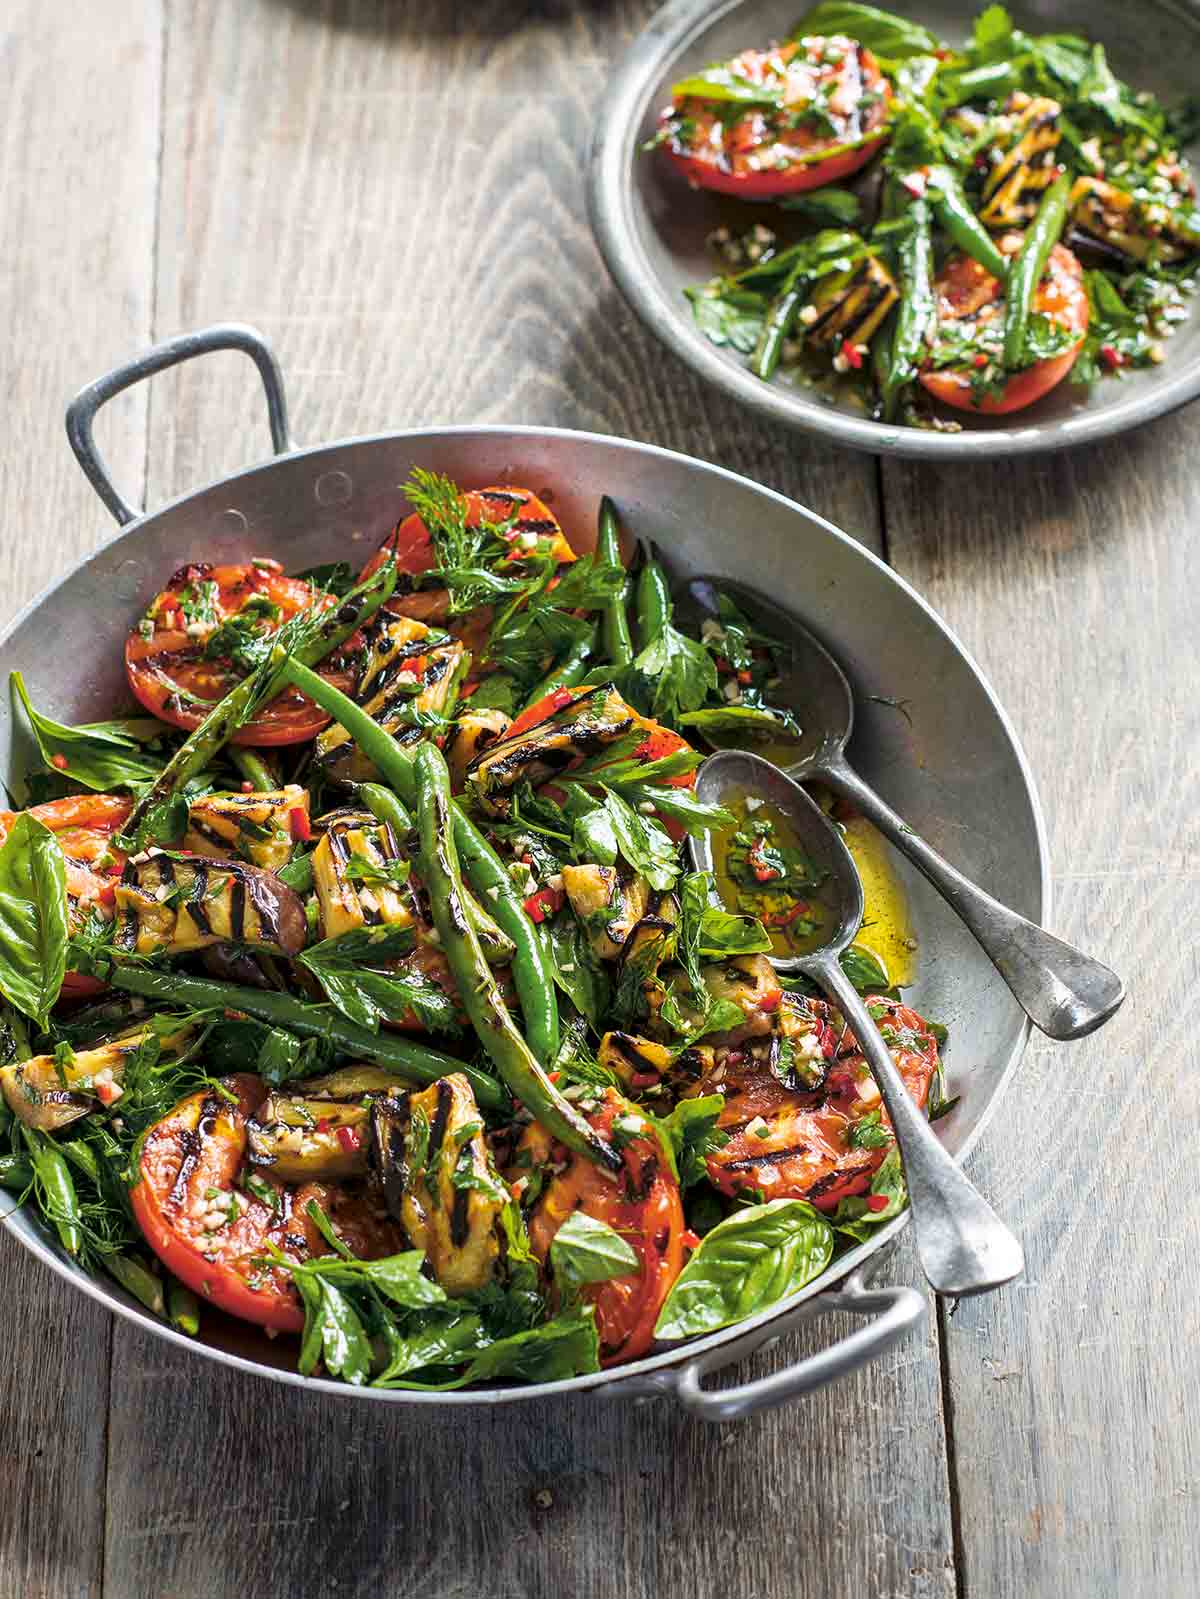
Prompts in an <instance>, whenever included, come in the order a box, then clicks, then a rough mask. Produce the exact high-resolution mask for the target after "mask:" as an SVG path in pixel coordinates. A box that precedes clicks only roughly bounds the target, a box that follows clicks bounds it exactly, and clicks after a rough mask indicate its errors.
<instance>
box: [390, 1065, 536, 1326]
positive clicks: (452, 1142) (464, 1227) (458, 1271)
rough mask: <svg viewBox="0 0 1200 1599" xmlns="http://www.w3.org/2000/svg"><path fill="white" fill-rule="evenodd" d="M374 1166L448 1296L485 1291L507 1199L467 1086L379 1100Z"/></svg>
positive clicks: (443, 1085)
mask: <svg viewBox="0 0 1200 1599" xmlns="http://www.w3.org/2000/svg"><path fill="white" fill-rule="evenodd" d="M371 1161H372V1164H373V1166H374V1169H375V1172H376V1174H377V1176H378V1177H379V1180H380V1182H381V1184H382V1186H383V1192H384V1198H385V1201H386V1203H387V1207H388V1210H389V1212H390V1213H391V1215H392V1216H393V1217H394V1218H395V1220H397V1221H398V1222H399V1223H400V1225H401V1226H402V1227H403V1228H404V1230H405V1232H406V1233H407V1234H408V1237H409V1238H410V1240H411V1241H412V1244H413V1246H414V1248H416V1249H422V1250H424V1251H425V1258H426V1260H427V1261H428V1263H429V1266H430V1269H431V1270H432V1272H433V1275H434V1277H435V1278H436V1279H437V1281H438V1282H439V1283H440V1284H441V1286H442V1287H443V1288H444V1289H445V1290H446V1292H447V1293H448V1294H465V1293H469V1292H471V1291H472V1290H473V1289H479V1288H483V1287H485V1286H486V1284H487V1283H488V1282H490V1280H491V1278H492V1275H493V1273H494V1271H495V1267H496V1260H497V1257H498V1255H499V1252H500V1244H499V1239H498V1237H497V1232H496V1224H497V1221H498V1219H499V1216H500V1213H501V1211H502V1210H503V1209H504V1207H505V1205H506V1204H507V1202H508V1193H507V1190H506V1189H505V1188H504V1186H503V1184H502V1183H501V1182H500V1179H499V1178H498V1177H497V1175H496V1171H495V1168H494V1167H493V1166H492V1163H491V1158H490V1156H489V1154H488V1150H487V1145H486V1144H485V1143H484V1141H483V1121H482V1118H481V1117H480V1115H479V1107H478V1106H477V1105H476V1103H475V1096H474V1094H473V1093H472V1092H471V1085H470V1084H469V1083H468V1082H467V1079H466V1078H465V1077H463V1076H462V1075H461V1073H459V1072H455V1073H453V1074H452V1075H451V1076H449V1077H443V1078H441V1079H440V1080H439V1081H438V1082H436V1083H434V1084H433V1085H432V1086H431V1087H430V1088H426V1089H423V1090H422V1091H421V1092H420V1093H419V1094H408V1095H401V1096H394V1097H389V1098H385V1099H381V1100H379V1101H377V1102H376V1103H375V1105H374V1106H373V1107H372V1112H371Z"/></svg>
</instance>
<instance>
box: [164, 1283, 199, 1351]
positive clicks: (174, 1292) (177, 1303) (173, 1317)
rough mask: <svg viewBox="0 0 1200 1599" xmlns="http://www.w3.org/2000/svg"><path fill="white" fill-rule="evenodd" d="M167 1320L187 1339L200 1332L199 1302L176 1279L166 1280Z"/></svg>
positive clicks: (190, 1291) (189, 1290)
mask: <svg viewBox="0 0 1200 1599" xmlns="http://www.w3.org/2000/svg"><path fill="white" fill-rule="evenodd" d="M167 1320H168V1321H169V1322H170V1323H171V1326H172V1327H177V1328H178V1329H179V1331H180V1332H181V1333H186V1334H187V1335H188V1337H189V1338H194V1337H195V1336H196V1334H197V1333H198V1332H199V1331H200V1301H199V1299H198V1298H197V1297H196V1295H195V1294H194V1293H193V1292H192V1290H191V1289H190V1288H185V1287H184V1286H183V1284H182V1283H181V1282H180V1281H179V1279H178V1277H168V1278H167Z"/></svg>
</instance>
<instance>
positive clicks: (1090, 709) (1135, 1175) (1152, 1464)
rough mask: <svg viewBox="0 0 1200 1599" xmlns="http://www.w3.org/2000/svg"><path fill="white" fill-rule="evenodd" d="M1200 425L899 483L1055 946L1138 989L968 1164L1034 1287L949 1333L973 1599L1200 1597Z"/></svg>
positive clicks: (910, 572)
mask: <svg viewBox="0 0 1200 1599" xmlns="http://www.w3.org/2000/svg"><path fill="white" fill-rule="evenodd" d="M1197 422H1198V419H1197V417H1196V414H1195V412H1194V411H1193V412H1191V413H1184V414H1182V415H1180V416H1177V417H1175V418H1172V419H1170V420H1167V421H1163V422H1159V423H1156V424H1155V425H1154V426H1153V427H1150V428H1146V429H1143V430H1142V431H1140V432H1138V433H1135V434H1133V435H1132V436H1130V437H1128V438H1126V439H1124V440H1121V441H1118V442H1114V443H1109V444H1106V445H1104V446H1103V447H1101V448H1097V449H1095V450H1089V451H1086V452H1076V453H1074V454H1072V455H1070V456H1066V457H1059V458H1055V459H1049V460H1043V461H1040V462H1037V463H1029V464H1028V465H1026V464H1025V463H1022V465H1021V470H1020V471H1014V470H1013V469H1012V468H1011V467H1010V466H1007V465H998V466H995V467H992V468H990V469H984V468H977V467H972V468H971V469H970V470H969V472H952V471H947V470H943V471H940V472H938V471H933V470H928V469H922V468H915V467H907V466H888V468H887V469H886V471H885V477H884V483H885V492H886V507H887V512H886V519H887V528H888V543H889V551H890V555H891V558H892V560H893V561H894V563H895V564H896V566H897V567H898V568H899V569H900V571H902V572H903V573H904V575H905V576H906V577H908V578H910V579H911V580H912V581H913V582H914V583H915V584H917V586H918V587H919V588H921V589H922V590H923V591H924V593H925V594H926V595H927V597H928V598H929V599H930V600H931V601H932V602H933V603H934V604H935V605H937V606H938V607H939V608H940V609H941V610H942V612H943V614H944V615H945V616H946V617H947V618H948V619H949V621H950V622H951V624H952V625H954V626H956V627H957V628H958V629H959V630H960V631H961V633H962V634H963V636H964V638H965V640H966V642H967V644H968V646H969V647H970V648H972V649H973V650H974V651H975V653H976V655H977V657H978V658H979V659H980V661H981V662H982V664H983V667H984V669H985V670H986V671H988V672H989V673H990V674H991V675H992V679H993V682H994V683H995V685H996V688H997V689H998V691H999V693H1000V695H1001V697H1002V699H1003V700H1004V702H1005V703H1006V704H1007V706H1008V708H1009V710H1010V711H1011V713H1012V715H1013V717H1014V719H1015V722H1016V724H1017V728H1018V730H1019V732H1020V734H1021V736H1022V738H1023V739H1024V741H1025V745H1026V749H1027V751H1028V753H1029V756H1030V758H1031V760H1032V763H1033V767H1034V771H1035V772H1036V774H1037V777H1038V780H1039V783H1040V785H1041V790H1042V795H1043V800H1044V803H1045V806H1046V811H1047V819H1048V823H1049V832H1050V847H1051V854H1052V860H1053V865H1054V878H1055V897H1056V908H1055V911H1054V915H1053V925H1054V926H1055V928H1056V929H1057V930H1059V931H1061V932H1062V933H1063V934H1064V935H1065V936H1066V937H1068V938H1071V939H1073V940H1075V941H1077V942H1079V943H1081V944H1082V945H1084V947H1086V948H1088V949H1091V950H1094V951H1095V952H1096V953H1098V954H1100V955H1102V956H1103V957H1104V958H1106V959H1108V960H1109V961H1111V963H1112V964H1113V965H1114V966H1115V967H1116V968H1117V969H1118V970H1119V971H1120V972H1121V973H1122V974H1123V975H1124V976H1125V977H1126V979H1127V980H1128V982H1129V984H1130V989H1131V994H1130V998H1129V1000H1128V1001H1127V1003H1126V1005H1125V1007H1124V1009H1123V1010H1122V1012H1121V1013H1120V1014H1119V1015H1118V1016H1117V1017H1116V1019H1115V1020H1114V1021H1113V1022H1112V1023H1111V1024H1110V1025H1109V1026H1108V1027H1107V1028H1106V1029H1105V1030H1104V1031H1103V1032H1101V1033H1100V1034H1098V1035H1097V1036H1096V1037H1094V1038H1092V1039H1089V1040H1086V1041H1085V1042H1083V1043H1080V1044H1076V1045H1072V1046H1061V1045H1057V1046H1056V1045H1050V1044H1048V1043H1046V1042H1039V1043H1037V1044H1036V1045H1035V1046H1034V1047H1033V1048H1031V1049H1030V1051H1029V1053H1028V1055H1027V1057H1026V1059H1025V1061H1024V1063H1023V1065H1022V1067H1021V1070H1020V1073H1019V1075H1018V1077H1017V1079H1016V1081H1015V1083H1014V1085H1013V1087H1012V1088H1011V1090H1010V1091H1009V1095H1008V1098H1007V1099H1006V1100H1005V1105H1004V1110H1003V1112H1002V1114H1001V1115H1000V1116H998V1117H997V1118H996V1120H995V1121H994V1122H993V1123H992V1125H991V1127H990V1128H989V1131H988V1133H987V1135H986V1137H985V1138H984V1141H983V1144H982V1146H981V1148H980V1150H979V1152H978V1154H977V1155H976V1156H975V1158H974V1161H973V1163H972V1164H973V1172H974V1175H975V1177H976V1178H977V1179H978V1181H979V1182H980V1184H981V1185H982V1187H983V1188H984V1191H985V1192H987V1193H989V1194H991V1195H992V1196H993V1197H994V1199H995V1200H996V1202H997V1204H998V1205H999V1208H1000V1209H1001V1211H1002V1212H1003V1213H1004V1214H1005V1216H1006V1217H1007V1218H1008V1219H1009V1220H1010V1221H1011V1222H1012V1223H1013V1224H1014V1226H1015V1227H1016V1228H1017V1231H1018V1232H1019V1233H1021V1234H1022V1235H1023V1237H1024V1239H1025V1246H1026V1255H1027V1259H1028V1272H1027V1276H1026V1279H1025V1281H1024V1282H1022V1283H1019V1284H1017V1285H1016V1286H1015V1287H1014V1288H1012V1289H1010V1290H1009V1291H1007V1292H1005V1293H1002V1294H999V1295H997V1296H995V1297H994V1298H992V1299H989V1300H986V1301H976V1302H971V1303H966V1304H963V1305H962V1306H961V1307H960V1308H959V1310H958V1312H957V1314H956V1315H955V1316H954V1317H953V1319H951V1320H949V1322H948V1324H947V1333H946V1337H947V1350H946V1355H947V1359H948V1364H949V1373H950V1395H951V1401H952V1417H953V1429H954V1448H955V1458H956V1460H957V1464H958V1494H959V1503H960V1512H961V1527H962V1540H963V1547H964V1572H963V1577H964V1580H965V1592H966V1594H967V1595H968V1596H969V1599H973V1596H975V1595H979V1596H983V1595H991V1594H1000V1593H1004V1594H1008V1593H1028V1594H1036V1595H1038V1596H1039V1599H1040V1596H1046V1599H1049V1596H1052V1595H1053V1596H1057V1595H1063V1596H1067V1595H1072V1596H1074V1595H1080V1594H1096V1595H1101V1594H1104V1595H1110V1594H1111V1595H1116V1594H1135V1593H1154V1594H1155V1595H1161V1596H1163V1599H1168V1596H1169V1599H1185V1596H1191V1595H1194V1594H1195V1593H1196V1592H1197V1589H1198V1587H1200V1545H1198V1544H1197V1540H1196V1536H1195V1509H1194V1507H1195V1498H1196V1492H1197V1482H1198V1467H1200V1451H1198V1448H1197V1440H1196V1430H1195V1428H1194V1426H1192V1425H1191V1424H1190V1420H1189V1418H1190V1417H1191V1416H1192V1415H1193V1414H1194V1410H1195V1392H1196V1385H1197V1380H1198V1379H1200V1358H1198V1356H1197V1340H1196V1332H1197V1308H1196V1307H1197V1300H1196V1289H1195V1270H1194V1265H1193V1260H1192V1255H1193V1240H1194V1238H1195V1234H1196V1229H1197V1226H1198V1225H1200V1190H1198V1188H1197V1185H1196V1182H1195V1180H1194V1175H1193V1161H1192V1153H1193V1147H1194V1141H1195V1140H1194V1133H1195V1127H1196V1114H1195V1107H1194V1103H1193V1100H1192V1094H1191V1090H1190V1087H1189V1082H1190V1072H1191V1065H1190V1062H1191V1059H1192V1055H1193V1053H1194V1044H1193V1039H1192V1034H1191V1013H1192V1009H1193V1007H1194V997H1195V992H1196V982H1197V975H1198V973H1197V963H1196V938H1195V931H1196V912H1195V898H1196V880H1197V873H1198V870H1200V830H1198V824H1197V818H1196V805H1195V795H1196V788H1197V777H1198V770H1200V755H1198V752H1200V707H1198V704H1197V698H1196V684H1197V682H1200V648H1198V645H1197V635H1196V628H1195V617H1194V611H1195V606H1194V598H1193V591H1194V572H1193V568H1194V559H1193V555H1192V545H1193V536H1194V529H1195V525H1196V519H1197V515H1198V513H1200V488H1198V485H1197V479H1196V473H1195V455H1196V444H1197V437H1198V435H1197Z"/></svg>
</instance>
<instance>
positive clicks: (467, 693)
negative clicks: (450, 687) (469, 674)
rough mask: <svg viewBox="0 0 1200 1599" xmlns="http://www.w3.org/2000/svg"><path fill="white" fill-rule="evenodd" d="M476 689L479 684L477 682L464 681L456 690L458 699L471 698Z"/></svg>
mask: <svg viewBox="0 0 1200 1599" xmlns="http://www.w3.org/2000/svg"><path fill="white" fill-rule="evenodd" d="M478 690H479V684H478V683H464V684H463V686H462V688H461V689H459V691H458V694H459V698H460V699H464V700H469V699H470V698H471V695H472V694H475V693H477V692H478Z"/></svg>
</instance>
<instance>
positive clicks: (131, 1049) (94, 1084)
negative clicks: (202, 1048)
mask: <svg viewBox="0 0 1200 1599" xmlns="http://www.w3.org/2000/svg"><path fill="white" fill-rule="evenodd" d="M150 1035H151V1030H150V1028H148V1027H132V1028H127V1029H126V1030H125V1031H124V1032H122V1033H118V1034H117V1035H116V1037H115V1038H110V1039H108V1040H106V1041H105V1042H104V1043H102V1044H96V1045H95V1046H94V1047H93V1048H91V1049H84V1050H80V1051H79V1053H78V1054H77V1055H73V1056H72V1057H71V1059H70V1060H68V1061H62V1062H59V1061H57V1060H55V1058H54V1056H53V1055H35V1056H34V1057H33V1059H32V1060H25V1061H18V1062H15V1063H14V1064H13V1065H11V1066H4V1067H0V1089H2V1090H3V1093H4V1098H5V1101H6V1102H7V1104H8V1108H9V1109H10V1110H11V1111H12V1113H13V1115H14V1116H15V1117H16V1118H17V1120H18V1121H20V1122H23V1123H24V1124H25V1126H26V1127H35V1128H37V1130H38V1131H39V1132H43V1133H57V1132H59V1131H60V1130H61V1129H62V1128H64V1127H68V1126H70V1124H71V1123H72V1122H73V1121H78V1120H79V1118H80V1117H81V1116H86V1115H88V1113H89V1112H90V1111H93V1110H95V1109H96V1106H97V1105H113V1104H115V1103H116V1102H117V1100H119V1099H120V1097H121V1095H122V1093H123V1092H124V1090H123V1089H122V1087H121V1083H122V1079H123V1078H124V1076H125V1066H126V1063H127V1061H128V1060H129V1057H130V1056H131V1055H134V1054H136V1052H137V1051H138V1049H139V1048H140V1047H141V1046H142V1045H143V1044H144V1043H145V1041H146V1040H147V1038H149V1037H150ZM191 1038H192V1029H191V1028H188V1027H181V1028H180V1029H179V1031H178V1032H176V1033H171V1034H169V1035H168V1036H167V1037H163V1038H160V1039H159V1051H160V1055H179V1054H181V1053H182V1052H183V1050H184V1049H185V1048H186V1047H187V1045H188V1043H189V1042H190V1041H191Z"/></svg>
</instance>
